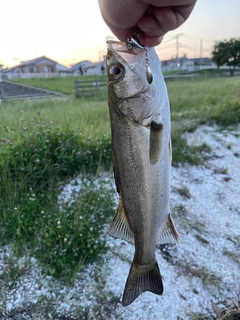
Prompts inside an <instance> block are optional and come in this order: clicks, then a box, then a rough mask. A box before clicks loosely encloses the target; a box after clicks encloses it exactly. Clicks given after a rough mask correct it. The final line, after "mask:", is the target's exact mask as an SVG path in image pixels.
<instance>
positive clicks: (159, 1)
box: [98, 0, 197, 47]
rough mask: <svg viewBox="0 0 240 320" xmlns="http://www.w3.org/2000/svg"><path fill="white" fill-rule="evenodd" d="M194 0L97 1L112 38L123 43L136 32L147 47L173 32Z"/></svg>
mask: <svg viewBox="0 0 240 320" xmlns="http://www.w3.org/2000/svg"><path fill="white" fill-rule="evenodd" d="M196 1H197V0H115V1H114V0H98V2H99V6H100V10H101V13H102V16H103V19H104V21H105V22H106V24H107V25H108V27H109V28H110V29H111V31H112V32H113V34H114V35H115V36H116V37H117V38H118V39H119V40H120V41H124V42H125V41H126V39H127V37H128V36H131V35H134V33H135V32H136V29H138V30H139V29H140V33H139V41H140V42H141V44H143V45H145V46H149V47H153V46H156V45H158V44H160V43H161V41H162V39H163V36H164V35H165V34H166V33H167V32H168V31H170V30H174V29H177V28H178V27H179V26H180V25H181V24H183V23H184V22H185V21H186V20H187V18H188V17H189V15H190V14H191V12H192V10H193V8H194V6H195V3H196Z"/></svg>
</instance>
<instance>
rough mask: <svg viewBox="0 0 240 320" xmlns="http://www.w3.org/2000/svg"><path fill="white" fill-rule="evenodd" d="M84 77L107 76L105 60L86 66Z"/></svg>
mask: <svg viewBox="0 0 240 320" xmlns="http://www.w3.org/2000/svg"><path fill="white" fill-rule="evenodd" d="M82 69H83V74H84V75H88V76H89V75H103V74H106V71H107V70H106V61H105V59H104V60H103V61H100V62H96V63H92V64H91V65H87V66H84V67H83V68H82Z"/></svg>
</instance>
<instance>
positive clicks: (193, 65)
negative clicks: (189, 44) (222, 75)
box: [162, 55, 217, 72]
mask: <svg viewBox="0 0 240 320" xmlns="http://www.w3.org/2000/svg"><path fill="white" fill-rule="evenodd" d="M216 67H217V66H216V65H215V63H214V62H212V60H211V59H210V58H194V59H188V58H187V57H186V55H184V56H183V57H181V58H172V59H170V60H165V61H162V70H163V72H167V71H188V72H191V71H197V70H202V69H212V68H216Z"/></svg>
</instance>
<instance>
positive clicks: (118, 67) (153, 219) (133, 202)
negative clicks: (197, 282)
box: [106, 41, 178, 306]
mask: <svg viewBox="0 0 240 320" xmlns="http://www.w3.org/2000/svg"><path fill="white" fill-rule="evenodd" d="M107 43H108V52H107V58H106V62H107V70H108V105H109V112H110V121H111V134H112V158H113V170H114V176H115V182H116V188H117V192H118V194H119V198H120V201H119V205H118V208H117V210H116V214H115V216H114V218H113V222H112V224H111V227H110V232H109V233H110V235H111V236H113V237H116V238H120V239H123V240H127V241H129V242H131V243H133V244H134V245H135V255H134V259H133V262H132V265H131V269H130V272H129V275H128V279H127V282H126V285H125V289H124V294H123V300H122V304H123V306H127V305H129V304H131V303H132V302H133V301H134V300H135V299H136V298H137V297H138V296H139V295H140V294H141V293H142V292H145V291H151V292H153V293H155V294H159V295H161V294H162V293H163V283H162V278H161V274H160V270H159V266H158V262H157V260H156V255H155V249H156V245H157V244H163V243H176V242H177V238H178V234H177V231H176V228H175V226H174V222H173V220H172V218H171V215H170V199H169V198H170V195H169V194H170V169H171V153H172V151H171V136H170V135H171V124H170V107H169V100H168V94H167V89H166V86H165V82H164V79H163V75H162V70H161V65H160V61H159V58H158V56H157V54H156V52H155V49H154V48H147V52H146V50H140V49H137V48H134V47H133V48H132V50H129V49H127V47H126V44H125V43H122V42H115V41H108V42H107Z"/></svg>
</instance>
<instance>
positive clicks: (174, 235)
mask: <svg viewBox="0 0 240 320" xmlns="http://www.w3.org/2000/svg"><path fill="white" fill-rule="evenodd" d="M165 243H173V244H176V243H178V232H177V229H176V226H175V223H174V221H173V218H172V216H171V213H169V215H168V218H167V220H166V222H165V224H164V226H163V228H162V229H161V230H160V233H159V235H158V238H157V244H165Z"/></svg>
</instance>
